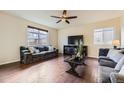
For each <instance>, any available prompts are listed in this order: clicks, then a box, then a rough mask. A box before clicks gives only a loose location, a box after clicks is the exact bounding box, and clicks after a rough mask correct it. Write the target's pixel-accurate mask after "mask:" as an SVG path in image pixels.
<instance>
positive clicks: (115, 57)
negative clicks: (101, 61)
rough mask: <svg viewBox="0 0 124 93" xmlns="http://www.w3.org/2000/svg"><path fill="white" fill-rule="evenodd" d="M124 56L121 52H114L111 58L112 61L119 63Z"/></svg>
mask: <svg viewBox="0 0 124 93" xmlns="http://www.w3.org/2000/svg"><path fill="white" fill-rule="evenodd" d="M123 56H124V55H123V54H122V53H120V52H116V51H115V52H113V54H111V55H110V56H109V58H110V59H112V60H113V61H114V62H116V63H117V62H119V60H120V59H121V58H122V57H123Z"/></svg>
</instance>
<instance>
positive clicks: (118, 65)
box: [114, 56, 124, 71]
mask: <svg viewBox="0 0 124 93" xmlns="http://www.w3.org/2000/svg"><path fill="white" fill-rule="evenodd" d="M123 65H124V56H123V57H122V58H121V59H120V60H119V62H118V63H117V65H116V66H115V69H114V70H115V71H120V70H121V68H122V66H123Z"/></svg>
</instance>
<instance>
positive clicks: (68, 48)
mask: <svg viewBox="0 0 124 93" xmlns="http://www.w3.org/2000/svg"><path fill="white" fill-rule="evenodd" d="M77 47H78V46H77V45H64V47H63V54H64V55H74V53H75V48H77ZM83 55H84V56H85V57H87V56H88V47H87V46H83Z"/></svg>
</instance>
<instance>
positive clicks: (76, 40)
mask: <svg viewBox="0 0 124 93" xmlns="http://www.w3.org/2000/svg"><path fill="white" fill-rule="evenodd" d="M80 43H84V42H83V35H76V36H68V44H71V45H79V44H80Z"/></svg>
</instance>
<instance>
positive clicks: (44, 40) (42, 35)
mask: <svg viewBox="0 0 124 93" xmlns="http://www.w3.org/2000/svg"><path fill="white" fill-rule="evenodd" d="M27 32H28V34H27V35H28V36H27V37H28V46H35V45H47V44H48V32H47V31H44V30H42V29H37V28H33V27H28V28H27Z"/></svg>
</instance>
